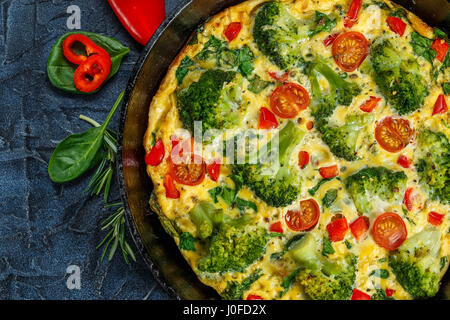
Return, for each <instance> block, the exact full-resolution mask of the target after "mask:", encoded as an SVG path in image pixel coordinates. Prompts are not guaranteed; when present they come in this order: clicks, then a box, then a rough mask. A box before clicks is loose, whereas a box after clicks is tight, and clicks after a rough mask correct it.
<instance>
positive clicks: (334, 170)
mask: <svg viewBox="0 0 450 320" xmlns="http://www.w3.org/2000/svg"><path fill="white" fill-rule="evenodd" d="M319 173H320V175H321V176H322V178H324V179H330V178H334V177H337V176H338V175H339V167H338V166H337V165H334V166H330V167H322V168H319Z"/></svg>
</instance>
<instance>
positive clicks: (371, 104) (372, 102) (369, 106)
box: [359, 97, 381, 112]
mask: <svg viewBox="0 0 450 320" xmlns="http://www.w3.org/2000/svg"><path fill="white" fill-rule="evenodd" d="M380 101H381V98H377V97H370V99H369V100H367V101H365V102H364V103H363V104H362V105H361V107H359V108H360V109H361V111H364V112H372V111H373V109H375V108H376V106H377V104H378V102H380Z"/></svg>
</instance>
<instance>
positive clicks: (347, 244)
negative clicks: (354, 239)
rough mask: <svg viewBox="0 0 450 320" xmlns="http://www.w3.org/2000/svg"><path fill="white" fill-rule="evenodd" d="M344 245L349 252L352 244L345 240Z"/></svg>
mask: <svg viewBox="0 0 450 320" xmlns="http://www.w3.org/2000/svg"><path fill="white" fill-rule="evenodd" d="M344 243H345V246H346V247H347V249H349V250H350V249H351V248H352V247H353V246H352V244H351V243H350V241H348V240H347V239H345V240H344Z"/></svg>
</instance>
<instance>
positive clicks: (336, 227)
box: [327, 217, 348, 242]
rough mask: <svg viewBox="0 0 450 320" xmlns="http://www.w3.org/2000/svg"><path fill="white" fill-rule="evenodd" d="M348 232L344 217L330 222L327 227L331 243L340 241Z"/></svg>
mask: <svg viewBox="0 0 450 320" xmlns="http://www.w3.org/2000/svg"><path fill="white" fill-rule="evenodd" d="M347 230H348V223H347V219H346V218H345V217H342V218H339V219H336V220H334V221H331V222H330V223H329V224H328V225H327V231H328V234H329V236H330V241H331V242H337V241H342V240H344V238H345V234H346V233H347Z"/></svg>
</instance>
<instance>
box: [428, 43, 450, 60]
mask: <svg viewBox="0 0 450 320" xmlns="http://www.w3.org/2000/svg"><path fill="white" fill-rule="evenodd" d="M448 47H449V45H448V43H447V42H446V41H445V40H443V39H439V38H438V39H436V40H434V42H433V44H432V45H431V49H433V50H434V51H436V59H438V60H439V61H440V62H443V61H444V59H445V56H446V55H447V51H448Z"/></svg>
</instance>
